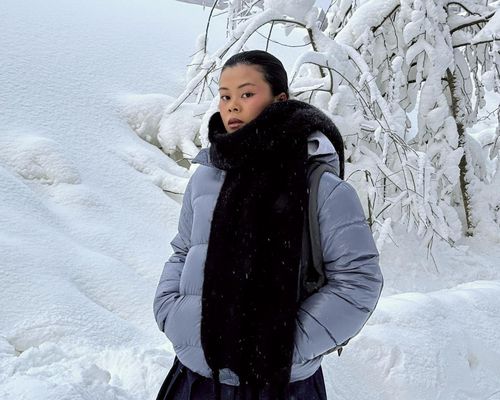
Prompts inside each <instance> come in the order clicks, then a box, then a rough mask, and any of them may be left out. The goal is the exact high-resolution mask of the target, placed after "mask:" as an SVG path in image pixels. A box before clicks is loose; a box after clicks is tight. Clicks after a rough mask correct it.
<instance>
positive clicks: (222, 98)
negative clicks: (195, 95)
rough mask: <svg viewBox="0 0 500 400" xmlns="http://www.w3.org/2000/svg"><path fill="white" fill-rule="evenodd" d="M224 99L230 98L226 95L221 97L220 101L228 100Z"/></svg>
mask: <svg viewBox="0 0 500 400" xmlns="http://www.w3.org/2000/svg"><path fill="white" fill-rule="evenodd" d="M224 97H227V98H229V96H226V95H224V96H221V97H220V99H221V100H227V99H225V98H224Z"/></svg>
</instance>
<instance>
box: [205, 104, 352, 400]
mask: <svg viewBox="0 0 500 400" xmlns="http://www.w3.org/2000/svg"><path fill="white" fill-rule="evenodd" d="M316 130H320V131H321V132H323V133H324V134H325V135H327V136H328V137H329V138H330V140H331V141H332V143H333V144H334V146H335V148H336V150H337V153H338V154H339V160H340V166H341V170H340V174H341V176H343V164H344V163H343V143H342V138H341V136H340V134H339V132H338V130H337V128H336V127H335V125H334V124H333V122H332V121H331V120H330V119H329V118H328V117H327V116H326V115H325V114H324V113H323V112H321V111H320V110H319V109H317V108H316V107H314V106H311V105H309V104H307V103H304V102H302V101H298V100H288V101H284V102H276V103H272V104H271V105H269V106H268V107H266V108H265V109H264V110H263V111H262V113H261V114H260V115H259V116H258V117H257V118H255V119H254V120H253V121H251V122H249V123H248V124H246V125H245V126H243V127H241V128H240V129H239V130H237V131H235V132H233V133H227V132H226V130H225V128H224V125H223V123H222V119H221V116H220V113H219V112H217V113H215V114H214V115H212V117H211V119H210V121H209V135H208V137H209V140H210V142H211V146H210V157H211V161H212V163H213V164H214V166H216V167H217V168H219V169H222V170H225V171H227V172H226V177H225V180H224V183H223V185H222V188H221V191H220V193H219V197H218V199H217V203H216V205H215V209H214V213H213V219H212V223H211V231H210V237H209V243H208V249H207V257H206V263H205V271H204V284H203V294H202V318H201V343H202V347H203V350H204V354H205V358H206V360H207V363H208V365H209V366H210V368H211V369H212V370H213V371H214V379H215V380H216V383H217V385H219V370H220V369H222V368H230V369H231V370H232V371H234V372H235V373H236V374H237V375H238V376H239V379H240V385H249V386H251V387H253V388H255V389H256V390H261V389H263V388H264V387H265V386H268V387H269V389H266V390H276V393H277V394H276V396H275V397H273V398H276V399H277V398H281V397H279V396H281V395H279V394H278V393H282V391H283V390H285V389H284V388H285V387H286V386H287V385H288V383H289V381H290V372H291V365H292V356H293V348H294V334H295V329H296V319H295V318H296V315H297V310H298V306H299V305H298V304H297V300H296V295H297V289H298V284H299V282H298V267H299V262H300V251H301V240H302V228H303V213H304V210H305V207H306V204H307V177H306V171H307V170H306V168H307V167H306V163H307V158H308V151H307V137H308V136H309V135H310V134H311V133H313V132H314V131H316ZM273 388H275V389H273ZM219 390H220V387H219Z"/></svg>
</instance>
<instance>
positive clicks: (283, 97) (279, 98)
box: [277, 93, 288, 101]
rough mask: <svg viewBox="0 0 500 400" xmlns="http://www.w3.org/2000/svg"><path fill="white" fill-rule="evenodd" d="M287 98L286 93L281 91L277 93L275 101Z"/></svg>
mask: <svg viewBox="0 0 500 400" xmlns="http://www.w3.org/2000/svg"><path fill="white" fill-rule="evenodd" d="M287 99H288V98H287V95H286V94H285V93H281V94H279V95H278V97H277V101H285V100H287Z"/></svg>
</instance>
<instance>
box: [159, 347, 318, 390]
mask: <svg viewBox="0 0 500 400" xmlns="http://www.w3.org/2000/svg"><path fill="white" fill-rule="evenodd" d="M247 389H248V388H246V387H245V386H232V385H226V384H223V383H222V384H221V400H247V399H250V398H251V393H250V390H247ZM287 395H288V400H327V398H326V387H325V381H324V378H323V371H322V369H321V366H320V367H319V368H318V370H317V371H316V372H315V373H314V374H313V375H311V376H310V377H309V378H306V379H304V380H302V381H295V382H290V383H289V384H288V389H287ZM213 399H215V393H214V382H213V379H211V378H206V377H204V376H202V375H199V374H197V373H196V372H193V371H191V370H190V369H189V368H187V367H186V366H185V365H183V364H182V363H181V362H180V361H179V359H178V358H177V356H176V357H175V359H174V364H173V365H172V368H171V369H170V371H169V373H168V375H167V378H166V379H165V382H163V385H162V386H161V389H160V392H159V393H158V396H157V397H156V400H213ZM259 399H260V400H275V399H271V398H270V397H269V395H268V394H266V392H265V390H264V391H262V392H261V393H259Z"/></svg>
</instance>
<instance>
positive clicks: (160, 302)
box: [153, 177, 193, 336]
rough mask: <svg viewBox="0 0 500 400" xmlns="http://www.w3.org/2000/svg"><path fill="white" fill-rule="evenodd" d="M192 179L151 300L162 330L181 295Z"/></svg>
mask: <svg viewBox="0 0 500 400" xmlns="http://www.w3.org/2000/svg"><path fill="white" fill-rule="evenodd" d="M192 180H193V179H192V177H191V179H190V180H189V182H188V184H187V186H186V191H185V193H184V197H183V199H182V207H181V212H180V216H179V224H178V232H177V234H176V235H175V236H174V238H173V239H172V241H171V242H170V245H171V246H172V250H173V253H172V255H171V256H170V258H169V259H168V260H167V262H165V265H164V267H163V272H162V274H161V277H160V282H159V283H158V288H157V289H156V294H155V298H154V302H153V311H154V315H155V319H156V323H157V324H158V327H159V328H160V330H161V331H162V332H165V323H166V321H167V318H168V316H169V313H170V311H171V310H172V309H173V307H174V305H175V301H176V299H178V298H179V297H180V296H181V295H180V293H179V286H180V279H181V273H182V268H183V267H184V262H185V260H186V255H187V253H188V250H189V248H190V247H191V228H192V224H193V210H192V207H191V187H192V183H191V182H192ZM165 333H167V332H165ZM167 336H168V335H167Z"/></svg>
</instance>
